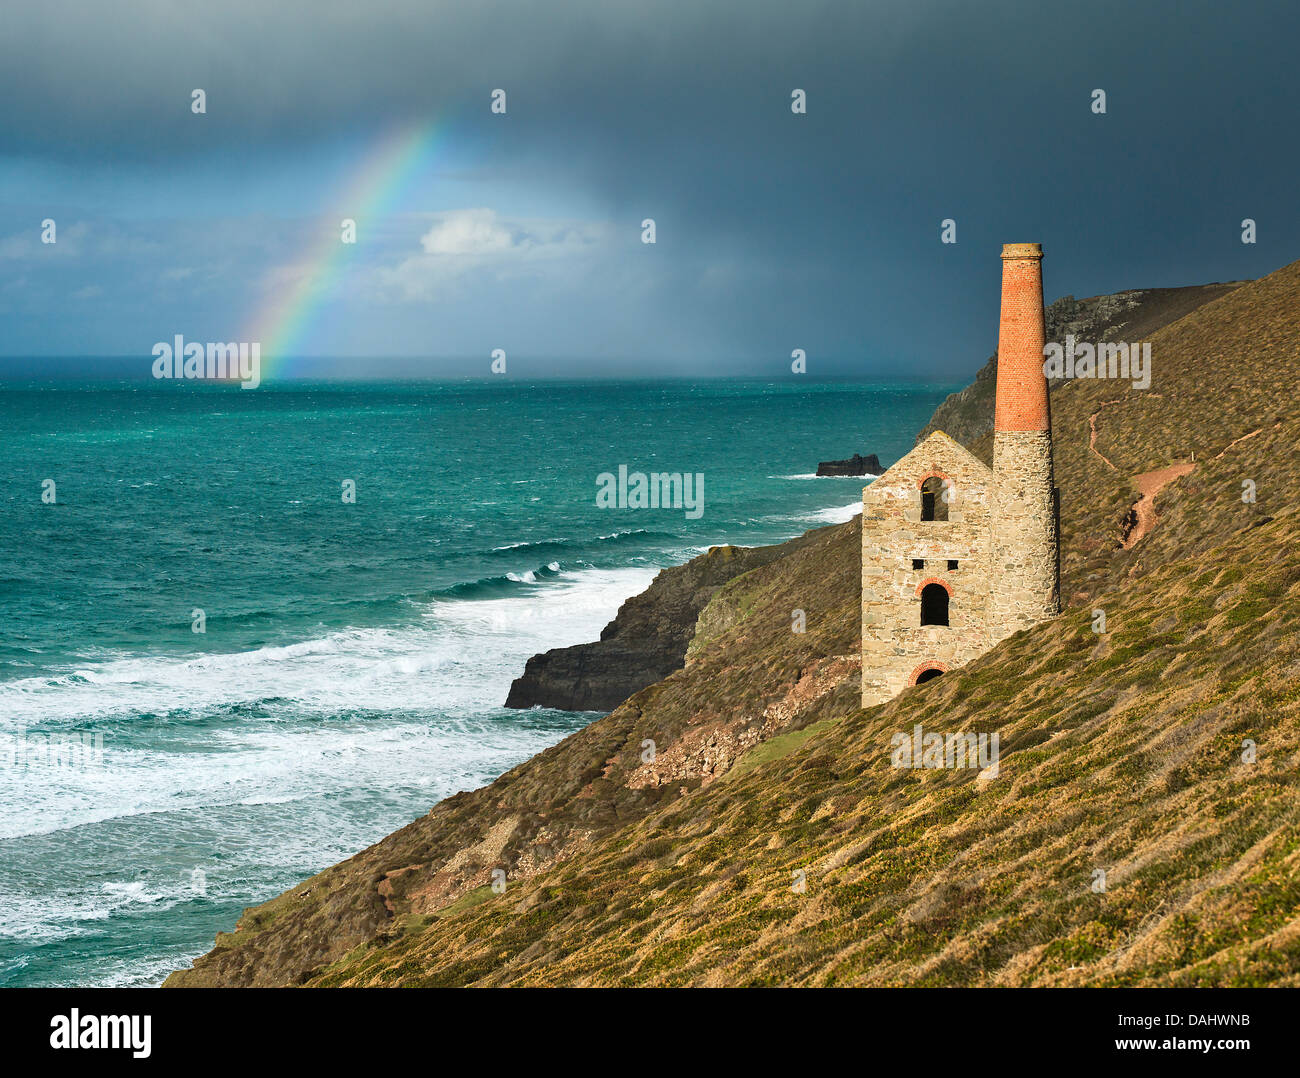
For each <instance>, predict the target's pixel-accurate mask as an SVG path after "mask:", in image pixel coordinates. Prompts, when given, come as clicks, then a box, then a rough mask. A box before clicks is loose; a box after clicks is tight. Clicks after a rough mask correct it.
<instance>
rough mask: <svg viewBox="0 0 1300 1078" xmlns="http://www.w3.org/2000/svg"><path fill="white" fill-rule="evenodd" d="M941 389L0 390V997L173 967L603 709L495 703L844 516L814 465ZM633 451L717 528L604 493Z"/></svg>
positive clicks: (476, 385) (908, 436)
mask: <svg viewBox="0 0 1300 1078" xmlns="http://www.w3.org/2000/svg"><path fill="white" fill-rule="evenodd" d="M953 388H954V387H951V386H937V387H916V386H903V385H899V386H889V385H878V384H873V385H867V384H854V383H843V382H838V383H809V382H802V381H794V380H791V381H789V382H782V383H767V382H741V381H716V382H702V383H691V382H656V383H650V382H638V383H632V382H585V383H576V382H575V383H564V382H550V383H535V384H519V383H512V382H505V381H501V382H489V381H475V382H468V381H467V382H458V383H408V384H382V385H381V384H375V385H359V384H355V383H352V384H331V385H326V384H306V383H304V384H292V383H286V384H283V385H274V384H269V385H264V386H263V387H261V388H260V389H257V390H253V391H247V390H241V389H239V388H238V387H237V386H214V385H195V384H193V383H147V384H146V383H118V384H85V385H77V384H69V383H59V384H53V383H51V384H45V385H41V384H8V385H0V473H2V474H3V483H2V484H0V986H7V985H139V984H156V983H158V982H159V981H160V980H161V979H162V977H163V976H165V975H166V973H167V972H169V971H170V970H172V969H174V968H177V967H179V966H184V965H187V964H188V962H189V961H190V960H191V959H192V958H193V957H194V956H196V955H198V954H200V953H202V952H203V951H205V950H207V949H208V948H209V947H210V946H211V942H212V939H213V936H214V934H215V933H216V932H217V931H218V930H228V929H229V928H230V927H231V926H232V925H233V923H234V921H235V920H236V918H237V917H238V915H239V913H240V911H241V910H242V909H243V908H244V907H245V906H248V905H252V904H254V903H258V902H261V901H264V900H265V899H267V898H270V897H273V896H274V895H276V894H278V893H279V892H281V891H283V890H284V889H286V888H287V887H290V886H292V885H293V884H294V883H296V882H297V881H299V880H301V879H302V878H304V877H306V876H308V875H311V874H313V873H315V872H317V871H319V870H320V869H321V868H324V867H325V866H327V865H329V864H332V863H334V862H335V861H338V860H340V859H342V858H344V857H347V856H349V855H351V854H352V853H355V852H356V851H357V850H359V849H362V848H363V847H365V846H367V845H369V844H370V843H372V842H374V841H376V840H378V839H380V838H382V837H383V836H384V835H386V834H388V833H390V832H391V831H393V830H395V829H396V828H398V827H400V826H402V825H403V824H405V823H407V822H409V821H410V820H411V819H413V818H415V817H417V816H419V815H421V814H423V813H425V812H427V811H428V809H429V808H430V807H431V806H432V805H433V804H434V803H435V802H436V801H438V800H440V799H441V798H443V797H446V796H448V795H449V794H452V793H455V792H456V791H458V790H465V789H472V788H475V787H478V786H481V785H483V784H484V783H487V782H489V781H491V780H492V779H493V778H494V777H495V776H497V775H498V774H500V773H501V772H503V771H505V770H507V769H508V768H510V767H512V766H514V765H515V764H516V763H518V762H520V761H521V760H524V759H526V758H527V757H529V756H531V755H533V754H534V753H536V752H537V751H539V750H541V749H542V748H545V747H546V746H548V745H550V744H553V743H554V742H556V741H558V740H560V739H561V738H563V737H564V736H565V735H566V734H568V733H570V732H571V731H573V730H575V729H577V728H579V727H580V726H582V725H583V724H585V723H587V722H590V721H591V719H592V718H593V716H592V715H590V714H572V713H565V712H556V711H546V710H541V709H534V710H532V711H526V712H518V711H507V710H505V709H503V708H502V707H501V706H500V705H501V703H502V701H503V700H504V699H505V695H506V691H507V689H508V688H509V685H510V681H511V679H512V678H514V677H515V676H517V675H518V674H519V673H520V672H521V671H522V669H523V665H524V662H525V660H526V659H527V658H528V656H530V655H531V654H533V653H535V652H537V651H542V650H545V649H546V648H550V647H557V646H563V645H567V644H574V643H578V642H580V641H583V640H590V639H595V638H596V636H597V635H598V634H599V631H600V629H601V627H602V626H603V625H604V624H605V623H606V622H607V621H608V620H609V619H610V618H611V617H612V616H613V615H614V613H615V612H616V610H617V608H618V606H619V604H620V603H621V602H622V601H623V600H624V599H626V598H627V597H628V596H630V595H632V594H635V593H636V592H638V591H640V590H642V589H643V588H644V587H645V586H646V585H647V584H648V583H649V581H650V579H651V578H652V577H653V575H654V573H655V571H656V570H657V569H659V568H662V567H664V566H667V565H672V564H676V563H678V562H681V561H683V560H685V559H687V558H689V557H692V556H693V555H694V554H696V553H699V552H701V551H703V550H704V549H707V548H708V547H709V546H711V545H713V544H717V543H724V542H730V543H740V544H747V545H753V544H761V543H771V542H776V541H779V540H781V539H784V538H788V537H790V536H792V535H796V534H799V533H800V532H802V531H804V530H806V529H807V528H810V527H814V526H816V525H817V524H819V523H827V522H831V521H837V520H845V519H848V517H849V516H850V515H851V513H852V512H853V511H854V509H855V508H856V504H855V503H858V501H859V499H860V496H861V486H862V481H861V480H855V479H815V478H813V477H812V476H811V473H812V472H813V471H815V468H816V464H817V462H818V461H819V460H821V459H829V458H832V457H842V456H849V455H851V454H852V453H854V452H876V453H878V454H879V455H880V457H881V459H882V460H883V461H884V463H885V464H889V463H892V462H893V461H894V460H895V459H897V458H898V457H899V456H901V455H902V454H903V453H905V452H906V451H907V450H908V449H909V448H910V447H911V445H912V441H913V438H914V436H915V433H916V431H918V430H919V429H920V428H921V427H922V426H923V425H924V423H925V422H926V420H927V419H928V418H929V416H930V414H931V412H932V411H933V410H934V407H935V406H936V405H937V404H938V403H939V401H941V400H942V398H943V397H944V395H945V394H946V393H948V392H950V391H951V390H952V389H953ZM619 465H627V466H628V469H629V471H633V472H635V471H638V470H640V471H645V472H651V471H659V472H689V473H702V474H703V476H704V512H703V515H702V516H700V517H699V519H689V518H688V517H687V515H686V513H685V512H684V511H683V510H682V509H657V510H651V509H640V510H637V509H621V510H619V509H612V510H611V509H600V508H597V505H596V491H597V476H598V475H599V474H600V473H602V472H617V471H618V467H619ZM46 480H52V481H53V488H52V492H51V493H50V494H47V497H53V499H54V502H53V504H48V503H47V502H45V501H43V500H42V493H43V491H49V490H50V487H49V484H47V483H46V482H45V481H46ZM344 480H352V481H354V482H355V489H356V500H355V503H354V504H348V503H346V502H345V501H344V500H343V497H342V492H343V481H344ZM198 611H202V621H203V622H204V627H205V629H206V631H205V632H203V633H201V634H200V633H195V632H194V631H193V628H194V626H195V624H196V621H198V620H199V615H198V613H197V612H198ZM101 744H102V751H100V749H99V746H100V745H101Z"/></svg>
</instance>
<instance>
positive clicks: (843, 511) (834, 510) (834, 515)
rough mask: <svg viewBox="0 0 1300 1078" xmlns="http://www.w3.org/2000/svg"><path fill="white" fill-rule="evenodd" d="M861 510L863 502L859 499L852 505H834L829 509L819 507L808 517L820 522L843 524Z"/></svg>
mask: <svg viewBox="0 0 1300 1078" xmlns="http://www.w3.org/2000/svg"><path fill="white" fill-rule="evenodd" d="M861 512H862V502H861V500H859V501H856V502H853V503H852V504H850V505H833V506H831V508H829V509H819V510H817V512H815V513H810V514H809V515H808V518H807V519H808V520H815V521H817V522H818V523H820V524H843V523H844V522H845V521H846V520H852V519H853V518H854V517H855V516H857V515H858V514H859V513H861Z"/></svg>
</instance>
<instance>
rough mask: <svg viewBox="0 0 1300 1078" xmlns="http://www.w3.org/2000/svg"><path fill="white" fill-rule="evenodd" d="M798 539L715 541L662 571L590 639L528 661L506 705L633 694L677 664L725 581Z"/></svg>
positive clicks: (606, 705)
mask: <svg viewBox="0 0 1300 1078" xmlns="http://www.w3.org/2000/svg"><path fill="white" fill-rule="evenodd" d="M801 541H802V540H800V539H795V540H792V541H791V542H790V543H786V544H782V545H780V546H769V547H736V546H718V547H713V548H711V549H710V550H709V551H708V552H707V553H705V554H701V555H700V556H699V557H697V558H692V559H691V560H690V561H688V562H686V564H684V565H678V566H674V567H673V568H671V569H664V570H663V571H661V572H660V573H659V574H658V575H657V576H656V577H655V578H654V580H653V581H652V582H651V583H650V586H649V587H648V588H647V589H646V590H645V591H643V592H641V593H640V594H639V595H634V596H632V598H630V599H628V600H627V602H625V603H624V604H623V605H622V606H621V607H620V608H619V611H618V614H617V615H616V616H615V618H614V620H613V621H611V622H610V623H609V624H608V625H607V626H605V628H604V630H603V631H602V632H601V634H600V639H599V640H597V641H595V642H593V643H590V644H578V645H576V646H574V647H567V648H553V649H552V650H550V651H547V652H543V653H542V654H540V655H534V656H533V657H532V658H531V659H529V660H528V663H527V665H526V666H525V667H524V672H523V674H522V675H521V676H520V677H518V678H516V679H515V681H514V683H513V684H512V685H511V686H510V694H509V695H508V696H507V697H506V702H505V706H506V707H510V708H526V707H534V706H540V707H553V708H559V709H560V710H562V711H612V710H613V709H614V708H616V707H618V705H619V704H621V703H622V702H623V701H624V700H626V699H627V698H628V697H629V696H631V695H632V694H633V693H636V692H640V691H641V690H642V689H644V688H645V687H646V686H647V685H653V684H654V683H655V682H656V681H662V680H663V679H664V678H666V677H667V676H668V675H669V674H671V673H672V672H673V671H674V670H678V669H680V668H681V666H682V664H683V663H684V662H685V659H686V647H687V645H688V644H689V643H690V641H691V637H692V636H694V635H695V622H696V620H697V619H698V618H699V616H700V611H702V610H703V609H704V608H705V606H707V605H708V602H709V600H710V599H712V598H713V596H714V595H715V594H716V593H717V591H718V589H719V588H720V587H722V585H723V584H725V583H727V581H729V580H731V579H733V578H734V577H737V576H739V575H740V574H741V573H747V572H749V570H751V569H756V568H758V567H759V566H760V565H766V564H767V563H768V562H771V561H775V560H776V559H777V558H781V557H784V556H785V555H786V554H787V553H790V552H791V551H793V550H795V549H797V544H798V543H800V542H801Z"/></svg>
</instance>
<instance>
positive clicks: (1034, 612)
mask: <svg viewBox="0 0 1300 1078" xmlns="http://www.w3.org/2000/svg"><path fill="white" fill-rule="evenodd" d="M1042 262H1043V248H1042V246H1041V245H1040V244H1037V243H1008V244H1006V245H1005V246H1004V247H1003V248H1002V322H1001V324H1000V326H999V328H998V386H997V406H996V409H995V411H994V417H993V474H994V477H995V479H996V483H995V486H994V515H993V559H992V564H993V566H994V567H995V575H994V577H993V579H992V581H991V584H990V589H989V621H988V631H989V643H990V644H996V643H997V642H998V641H999V640H1001V639H1002V638H1003V637H1006V636H1010V635H1011V634H1012V633H1014V632H1017V631H1019V630H1020V629H1027V628H1028V627H1029V626H1031V625H1034V624H1037V623H1038V622H1040V621H1042V620H1043V619H1045V618H1050V617H1055V616H1056V615H1057V614H1059V613H1060V610H1061V602H1060V594H1061V580H1060V545H1059V541H1058V536H1059V527H1058V521H1057V494H1056V487H1055V483H1054V480H1053V475H1052V427H1051V414H1050V412H1049V411H1048V405H1047V378H1046V376H1045V375H1044V374H1043V336H1044V327H1043V274H1042Z"/></svg>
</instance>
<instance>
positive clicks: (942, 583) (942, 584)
mask: <svg viewBox="0 0 1300 1078" xmlns="http://www.w3.org/2000/svg"><path fill="white" fill-rule="evenodd" d="M930 584H938V585H939V586H940V587H941V588H943V590H944V591H946V592H947V593H948V598H949V599H951V598H952V596H953V590H952V585H951V584H949V583H948V581H946V580H940V579H939V578H938V577H937V576H928V577H926V578H925V579H924V580H922V581H921V583H919V584H918V585H917V586H916V592H915V593H914V594H915V595H916V597H917V598H918V599H919V598H920V597H921V592H923V591H925V589H926V587H927V586H928V585H930Z"/></svg>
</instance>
